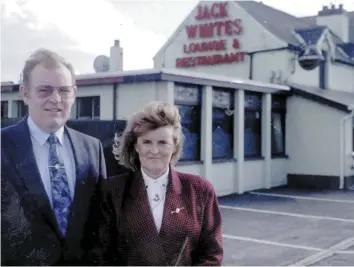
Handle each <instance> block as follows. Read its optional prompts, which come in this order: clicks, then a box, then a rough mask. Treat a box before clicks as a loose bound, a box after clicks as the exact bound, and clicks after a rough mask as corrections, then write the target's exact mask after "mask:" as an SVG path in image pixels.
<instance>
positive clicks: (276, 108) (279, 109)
mask: <svg viewBox="0 0 354 267" xmlns="http://www.w3.org/2000/svg"><path fill="white" fill-rule="evenodd" d="M276 101H277V102H276ZM273 114H279V115H280V123H281V129H282V140H281V141H282V147H283V151H282V152H274V151H273V142H274V141H275V132H274V131H273V122H274V117H273ZM285 136H286V97H285V96H279V95H272V108H271V156H272V157H279V156H285V155H286V140H285Z"/></svg>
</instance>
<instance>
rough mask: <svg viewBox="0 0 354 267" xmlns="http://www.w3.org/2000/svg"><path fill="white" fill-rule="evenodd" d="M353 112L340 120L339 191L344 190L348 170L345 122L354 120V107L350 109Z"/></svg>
mask: <svg viewBox="0 0 354 267" xmlns="http://www.w3.org/2000/svg"><path fill="white" fill-rule="evenodd" d="M348 109H349V110H351V113H350V114H349V115H346V116H344V117H342V118H341V119H340V130H339V141H340V148H339V151H340V155H339V164H340V175H339V189H344V176H345V168H346V166H347V165H346V157H345V132H344V129H345V121H346V120H348V119H353V118H354V110H353V107H348Z"/></svg>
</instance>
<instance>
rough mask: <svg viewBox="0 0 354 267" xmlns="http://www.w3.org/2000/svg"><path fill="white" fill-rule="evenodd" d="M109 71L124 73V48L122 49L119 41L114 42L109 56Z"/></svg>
mask: <svg viewBox="0 0 354 267" xmlns="http://www.w3.org/2000/svg"><path fill="white" fill-rule="evenodd" d="M109 71H110V72H114V71H123V48H121V47H120V42H119V40H114V45H113V46H112V47H111V51H110V56H109Z"/></svg>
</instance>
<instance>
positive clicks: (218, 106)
mask: <svg viewBox="0 0 354 267" xmlns="http://www.w3.org/2000/svg"><path fill="white" fill-rule="evenodd" d="M214 92H223V93H227V94H229V103H227V102H225V103H217V100H216V99H215V95H214ZM212 94H213V96H212V130H213V129H214V123H216V122H215V120H214V111H217V112H220V111H221V110H223V112H225V115H226V116H225V118H228V119H227V122H228V123H230V125H229V126H230V127H229V128H230V129H231V133H230V132H228V133H227V134H229V135H230V144H231V151H230V154H229V155H227V156H216V155H214V153H213V151H214V141H213V140H214V134H213V132H214V131H213V132H212V161H220V160H232V159H234V158H235V155H234V148H235V140H234V134H235V122H234V113H233V114H232V115H227V114H226V110H230V111H234V110H235V91H234V90H230V89H227V88H222V87H213V93H212Z"/></svg>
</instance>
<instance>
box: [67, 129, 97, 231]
mask: <svg viewBox="0 0 354 267" xmlns="http://www.w3.org/2000/svg"><path fill="white" fill-rule="evenodd" d="M65 132H66V134H67V135H68V137H69V141H70V143H71V147H72V150H73V154H74V160H75V174H76V182H75V192H74V199H73V203H72V206H71V212H70V219H69V225H68V233H67V237H68V238H69V237H70V236H71V235H70V233H71V232H75V231H79V230H80V229H78V228H77V226H79V225H81V223H80V220H85V214H86V209H85V207H86V206H88V205H89V203H90V200H91V194H92V191H91V190H90V188H93V186H92V185H91V183H95V182H96V181H91V180H90V179H89V175H88V170H89V164H88V156H87V153H88V151H87V150H86V149H85V146H84V143H83V139H82V138H80V136H78V134H77V133H76V132H75V131H73V130H72V129H70V128H67V127H65Z"/></svg>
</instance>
